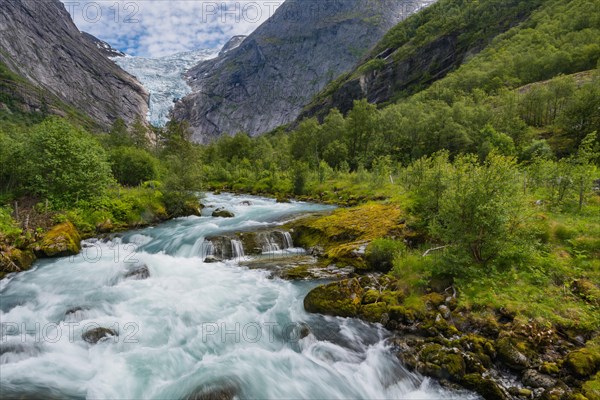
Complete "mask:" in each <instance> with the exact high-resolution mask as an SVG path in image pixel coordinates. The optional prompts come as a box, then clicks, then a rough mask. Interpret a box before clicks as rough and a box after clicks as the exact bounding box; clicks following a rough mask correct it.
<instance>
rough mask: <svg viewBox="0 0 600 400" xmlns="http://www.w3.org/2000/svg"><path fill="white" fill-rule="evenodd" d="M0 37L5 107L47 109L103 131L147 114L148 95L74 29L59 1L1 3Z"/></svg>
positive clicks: (94, 44) (91, 42)
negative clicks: (76, 117) (114, 123)
mask: <svg viewBox="0 0 600 400" xmlns="http://www.w3.org/2000/svg"><path fill="white" fill-rule="evenodd" d="M0 32H1V34H0V72H2V73H1V75H0V78H1V79H0V82H1V85H0V94H2V97H1V99H2V100H0V101H2V102H3V103H5V106H7V107H11V106H12V107H18V108H20V109H23V110H31V109H34V110H35V109H37V110H43V109H44V108H46V107H47V108H48V110H49V111H50V112H53V113H57V114H61V115H67V114H68V115H77V116H78V117H79V118H80V119H84V120H88V121H89V122H90V124H93V125H96V126H100V127H104V128H106V127H109V126H110V125H111V124H112V123H113V122H114V121H115V120H116V119H117V118H122V119H124V120H125V121H127V122H131V121H133V120H134V119H135V118H136V117H138V116H143V115H145V114H146V113H147V111H148V105H147V103H148V93H146V91H145V90H144V88H143V87H142V86H141V85H140V84H139V83H138V82H137V81H136V80H135V79H134V78H133V77H132V76H130V75H129V74H127V73H126V72H125V71H123V70H122V69H121V68H119V66H117V65H116V64H115V63H114V62H112V61H111V60H109V59H108V58H107V57H106V56H105V55H104V54H103V52H102V51H101V50H100V49H99V48H98V45H97V43H95V42H94V41H93V40H90V38H89V36H88V35H84V34H82V33H81V32H80V31H79V30H78V29H77V27H76V26H75V24H74V23H73V21H72V20H71V17H70V15H69V13H68V12H67V11H66V9H65V7H64V5H63V4H62V3H61V2H60V1H59V0H44V1H37V0H8V1H2V2H0ZM9 103H10V104H9ZM6 104H9V105H6ZM89 119H91V120H89Z"/></svg>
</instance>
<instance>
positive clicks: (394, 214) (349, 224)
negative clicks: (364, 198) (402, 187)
mask: <svg viewBox="0 0 600 400" xmlns="http://www.w3.org/2000/svg"><path fill="white" fill-rule="evenodd" d="M401 215H402V211H401V210H400V208H399V207H398V206H396V205H387V204H377V203H368V204H364V205H361V206H358V207H354V208H349V209H339V210H336V211H335V212H334V213H333V214H331V215H327V216H318V217H309V218H304V219H301V220H298V221H295V222H294V223H292V224H290V226H289V228H290V229H291V230H293V232H294V243H297V244H298V245H299V246H302V247H305V248H312V247H315V246H320V247H322V248H323V249H324V254H323V256H324V257H325V258H326V259H327V262H329V263H338V264H346V265H352V266H353V267H355V268H357V269H368V268H369V267H368V265H367V262H366V260H365V258H364V257H362V256H361V255H359V254H358V253H357V252H356V250H358V249H359V248H360V247H361V246H364V245H365V244H366V243H369V242H371V241H373V240H375V239H378V238H381V237H384V236H387V235H389V234H390V233H391V232H394V231H397V230H399V229H401V226H400V225H401V224H400V222H401Z"/></svg>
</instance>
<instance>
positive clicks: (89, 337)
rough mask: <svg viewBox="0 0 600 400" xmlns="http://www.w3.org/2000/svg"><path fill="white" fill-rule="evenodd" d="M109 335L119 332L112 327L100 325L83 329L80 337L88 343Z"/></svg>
mask: <svg viewBox="0 0 600 400" xmlns="http://www.w3.org/2000/svg"><path fill="white" fill-rule="evenodd" d="M111 336H113V337H114V336H119V334H118V333H117V332H115V331H114V330H112V329H109V328H102V327H100V328H94V329H89V330H87V331H85V332H84V333H83V334H82V335H81V338H82V339H83V340H85V341H86V342H88V343H89V344H96V343H98V342H99V341H101V340H103V339H106V338H109V337H111Z"/></svg>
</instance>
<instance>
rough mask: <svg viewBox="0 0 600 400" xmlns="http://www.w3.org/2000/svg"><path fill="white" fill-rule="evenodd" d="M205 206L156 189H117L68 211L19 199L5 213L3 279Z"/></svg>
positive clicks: (0, 246)
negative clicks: (88, 242) (85, 244)
mask: <svg viewBox="0 0 600 400" xmlns="http://www.w3.org/2000/svg"><path fill="white" fill-rule="evenodd" d="M201 207H202V206H201V204H200V202H199V200H198V198H197V197H196V196H190V195H183V194H177V193H168V192H164V191H162V190H161V189H159V188H156V187H153V186H146V187H139V188H117V189H115V190H112V191H109V192H108V193H107V194H106V196H104V197H102V198H99V199H96V200H94V201H90V202H78V203H77V205H76V206H74V207H69V208H68V209H52V208H51V207H49V206H48V203H44V202H38V201H37V200H35V199H33V198H25V199H20V200H18V201H15V202H14V203H13V207H12V208H11V209H9V208H2V209H1V211H2V213H1V215H0V217H1V221H0V225H1V229H0V279H2V278H3V277H4V276H5V275H6V274H9V273H13V272H22V271H26V270H28V269H29V268H30V267H31V265H32V264H33V263H34V262H35V260H36V259H40V258H53V257H63V256H70V255H76V254H78V253H79V251H80V250H81V244H80V242H81V240H85V239H89V238H93V237H98V236H101V235H106V234H110V233H115V232H123V231H127V230H131V229H139V228H143V227H147V226H151V225H155V224H159V223H161V222H165V221H168V220H170V219H173V218H178V217H182V216H189V215H200V212H201Z"/></svg>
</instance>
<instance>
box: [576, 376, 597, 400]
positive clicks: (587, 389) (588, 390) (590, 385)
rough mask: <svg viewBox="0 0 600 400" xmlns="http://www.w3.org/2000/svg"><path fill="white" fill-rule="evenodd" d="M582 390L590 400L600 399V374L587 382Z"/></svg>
mask: <svg viewBox="0 0 600 400" xmlns="http://www.w3.org/2000/svg"><path fill="white" fill-rule="evenodd" d="M581 389H582V390H583V393H584V394H585V395H586V397H587V398H588V399H590V400H592V399H600V372H598V373H597V374H596V375H595V376H594V378H593V379H590V380H589V381H587V382H585V383H584V384H583V386H582V388H581Z"/></svg>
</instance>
